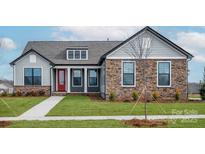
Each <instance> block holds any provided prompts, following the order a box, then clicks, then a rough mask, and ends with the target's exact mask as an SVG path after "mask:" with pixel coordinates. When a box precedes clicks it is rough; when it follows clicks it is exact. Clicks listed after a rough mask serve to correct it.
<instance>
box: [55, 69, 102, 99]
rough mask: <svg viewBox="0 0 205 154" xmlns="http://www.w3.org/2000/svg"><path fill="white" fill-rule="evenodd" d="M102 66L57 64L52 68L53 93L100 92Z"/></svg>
mask: <svg viewBox="0 0 205 154" xmlns="http://www.w3.org/2000/svg"><path fill="white" fill-rule="evenodd" d="M100 73H101V67H100V66H86V67H85V66H84V67H83V66H56V67H54V68H52V69H51V94H52V95H66V94H68V93H81V94H88V93H100V85H101V82H100V81H101V80H100Z"/></svg>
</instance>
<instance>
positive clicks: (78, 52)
mask: <svg viewBox="0 0 205 154" xmlns="http://www.w3.org/2000/svg"><path fill="white" fill-rule="evenodd" d="M67 60H88V50H86V49H75V50H67Z"/></svg>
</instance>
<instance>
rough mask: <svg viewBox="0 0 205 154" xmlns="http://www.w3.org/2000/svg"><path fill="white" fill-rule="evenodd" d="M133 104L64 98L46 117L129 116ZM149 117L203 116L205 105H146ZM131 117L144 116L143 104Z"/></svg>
mask: <svg viewBox="0 0 205 154" xmlns="http://www.w3.org/2000/svg"><path fill="white" fill-rule="evenodd" d="M133 106H134V103H123V102H121V103H120V102H106V101H101V102H100V101H96V100H91V99H90V98H89V97H87V96H66V97H65V98H64V99H63V100H62V101H61V102H60V103H59V104H57V105H56V106H55V107H54V108H53V109H52V110H51V111H50V112H49V113H48V116H103V115H104V116H105V115H107V116H109V115H110V116H111V115H129V113H130V111H131V109H132V108H133ZM147 111H148V114H149V115H157V114H205V103H156V102H155V103H148V104H147ZM131 114H132V115H143V114H144V103H139V104H137V105H136V107H135V108H134V110H133V112H132V113H131Z"/></svg>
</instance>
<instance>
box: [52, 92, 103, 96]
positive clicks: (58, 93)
mask: <svg viewBox="0 0 205 154" xmlns="http://www.w3.org/2000/svg"><path fill="white" fill-rule="evenodd" d="M51 95H52V96H66V95H71V96H76V95H83V96H100V93H98V92H96V93H67V92H52V94H51Z"/></svg>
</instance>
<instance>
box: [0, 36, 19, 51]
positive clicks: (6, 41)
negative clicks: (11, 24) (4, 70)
mask: <svg viewBox="0 0 205 154" xmlns="http://www.w3.org/2000/svg"><path fill="white" fill-rule="evenodd" d="M0 48H2V49H7V50H12V49H16V44H15V42H14V41H13V40H12V39H10V38H6V37H4V38H0Z"/></svg>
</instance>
